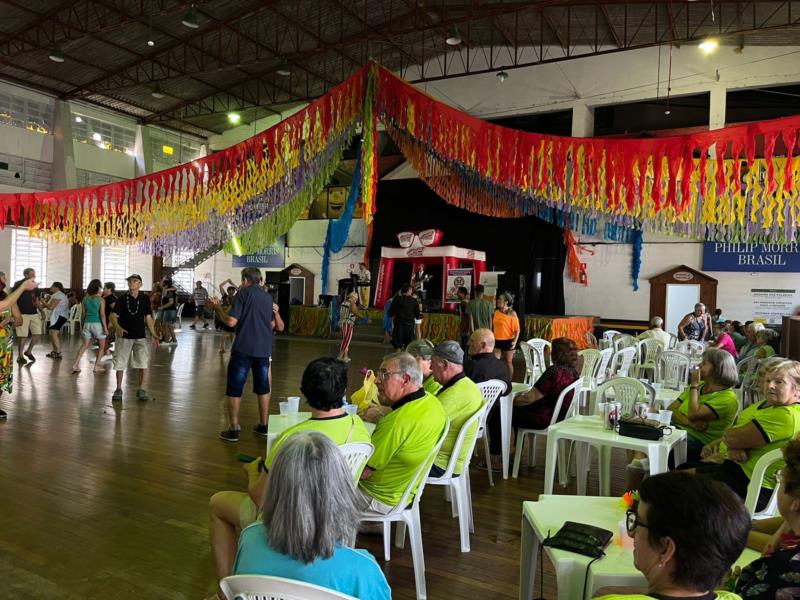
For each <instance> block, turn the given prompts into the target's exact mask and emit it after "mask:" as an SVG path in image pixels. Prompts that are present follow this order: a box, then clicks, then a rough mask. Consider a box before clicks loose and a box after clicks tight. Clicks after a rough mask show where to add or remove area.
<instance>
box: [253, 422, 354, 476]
mask: <svg viewBox="0 0 800 600" xmlns="http://www.w3.org/2000/svg"><path fill="white" fill-rule="evenodd" d="M301 431H318V432H320V433H322V434H323V435H326V436H328V437H329V438H330V439H331V440H332V441H333V443H334V444H336V445H337V446H341V445H342V444H349V443H350V442H369V441H370V435H369V431H367V428H366V426H365V425H364V421H362V420H361V417H359V416H358V415H348V414H343V415H339V416H336V417H323V418H321V419H314V418H311V419H308V420H307V421H303V422H302V423H298V424H297V425H293V426H292V427H289V429H287V430H286V431H284V432H283V433H282V434H280V435H279V436H278V439H277V440H275V441H274V442H273V443H272V448H270V450H269V454H268V455H267V460H265V461H264V465H265V466H266V467H267V469H269V468H270V467H272V462H273V461H274V460H275V456H276V453H277V452H278V450H279V449H280V447H281V445H283V443H284V442H285V441H286V440H288V439H289V438H290V437H292V436H293V435H294V434H295V433H299V432H301Z"/></svg>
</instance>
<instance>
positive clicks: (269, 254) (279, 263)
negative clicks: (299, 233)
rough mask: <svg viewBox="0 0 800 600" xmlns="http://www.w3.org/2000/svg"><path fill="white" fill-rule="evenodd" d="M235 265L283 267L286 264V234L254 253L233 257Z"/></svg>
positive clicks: (266, 267)
mask: <svg viewBox="0 0 800 600" xmlns="http://www.w3.org/2000/svg"><path fill="white" fill-rule="evenodd" d="M233 266H234V267H258V268H259V269H282V268H284V267H285V266H286V236H285V235H282V236H281V237H279V238H278V239H277V240H275V243H274V244H272V245H271V246H268V247H266V248H264V249H263V250H260V251H259V252H256V253H254V254H243V255H242V256H234V257H233Z"/></svg>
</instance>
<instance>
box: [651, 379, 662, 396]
mask: <svg viewBox="0 0 800 600" xmlns="http://www.w3.org/2000/svg"><path fill="white" fill-rule="evenodd" d="M652 385H653V389H654V390H655V391H656V394H657V393H658V392H660V391H661V383H655V382H653V384H652Z"/></svg>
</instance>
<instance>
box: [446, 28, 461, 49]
mask: <svg viewBox="0 0 800 600" xmlns="http://www.w3.org/2000/svg"><path fill="white" fill-rule="evenodd" d="M445 41H446V42H447V45H448V46H458V45H459V44H460V43H461V35H460V34H459V33H458V26H457V25H453V28H452V29H451V30H450V31H449V32H448V33H447V39H446V40H445Z"/></svg>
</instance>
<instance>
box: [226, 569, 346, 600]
mask: <svg viewBox="0 0 800 600" xmlns="http://www.w3.org/2000/svg"><path fill="white" fill-rule="evenodd" d="M219 587H220V589H221V590H222V593H223V594H225V598H227V600H358V599H357V598H356V597H355V596H348V595H347V594H342V593H340V592H335V591H333V590H329V589H328V588H324V587H321V586H318V585H314V584H312V583H306V582H304V581H297V580H295V579H286V578H285V577H271V576H269V575H231V576H229V577H225V578H224V579H222V580H221V581H220V582H219Z"/></svg>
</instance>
